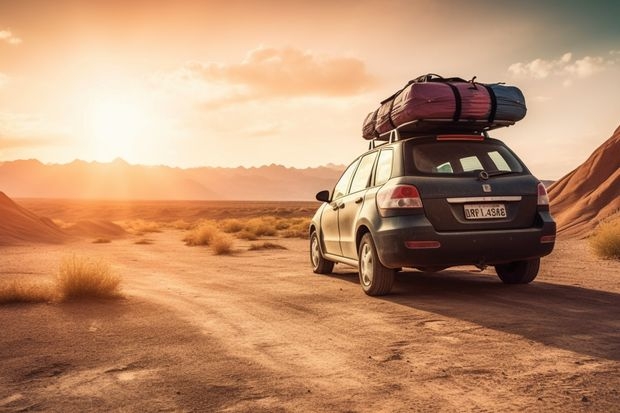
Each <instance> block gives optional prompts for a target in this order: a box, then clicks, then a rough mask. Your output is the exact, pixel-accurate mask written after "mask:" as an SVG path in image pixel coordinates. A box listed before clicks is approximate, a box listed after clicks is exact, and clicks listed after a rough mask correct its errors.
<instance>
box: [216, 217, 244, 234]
mask: <svg viewBox="0 0 620 413" xmlns="http://www.w3.org/2000/svg"><path fill="white" fill-rule="evenodd" d="M244 227H245V225H244V223H243V222H241V221H240V220H238V219H225V220H223V221H222V222H220V228H221V229H222V231H224V232H227V233H229V234H230V233H236V232H240V231H241V230H243V228H244Z"/></svg>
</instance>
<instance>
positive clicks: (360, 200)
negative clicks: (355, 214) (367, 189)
mask: <svg viewBox="0 0 620 413" xmlns="http://www.w3.org/2000/svg"><path fill="white" fill-rule="evenodd" d="M363 200H364V198H362V197H361V196H360V197H359V198H357V199H356V200H355V203H356V204H359V203H361V202H362V201H363Z"/></svg>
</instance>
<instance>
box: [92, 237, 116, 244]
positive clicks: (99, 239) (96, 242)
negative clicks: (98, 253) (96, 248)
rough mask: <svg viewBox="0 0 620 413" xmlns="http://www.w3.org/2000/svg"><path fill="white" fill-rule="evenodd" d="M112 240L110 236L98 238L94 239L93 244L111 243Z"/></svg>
mask: <svg viewBox="0 0 620 413" xmlns="http://www.w3.org/2000/svg"><path fill="white" fill-rule="evenodd" d="M110 242H112V241H111V240H109V239H108V238H97V239H96V240H94V241H93V244H109V243H110Z"/></svg>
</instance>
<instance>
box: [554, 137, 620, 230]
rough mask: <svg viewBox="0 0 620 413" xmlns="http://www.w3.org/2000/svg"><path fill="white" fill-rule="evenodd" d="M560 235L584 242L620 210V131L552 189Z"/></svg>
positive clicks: (555, 216)
mask: <svg viewBox="0 0 620 413" xmlns="http://www.w3.org/2000/svg"><path fill="white" fill-rule="evenodd" d="M549 198H550V200H551V212H552V214H553V217H554V218H555V220H556V222H557V225H558V235H559V236H560V237H565V238H585V237H587V236H588V235H589V234H590V232H591V231H592V230H593V229H594V228H595V227H596V225H597V224H598V223H599V222H600V221H601V220H603V219H605V218H608V217H610V216H611V215H614V214H615V213H617V212H618V211H619V210H620V127H618V129H616V131H615V132H614V133H613V135H612V136H611V137H610V138H609V139H608V140H607V141H606V142H605V143H603V144H602V145H601V146H600V147H598V148H597V149H596V150H595V151H594V152H593V153H592V155H590V157H589V158H588V159H587V160H586V161H585V162H584V163H583V164H581V165H580V166H579V167H577V168H576V169H575V170H573V171H572V172H571V173H569V174H567V175H566V176H564V177H563V178H561V179H560V180H558V181H556V182H555V183H554V184H553V185H551V187H549Z"/></svg>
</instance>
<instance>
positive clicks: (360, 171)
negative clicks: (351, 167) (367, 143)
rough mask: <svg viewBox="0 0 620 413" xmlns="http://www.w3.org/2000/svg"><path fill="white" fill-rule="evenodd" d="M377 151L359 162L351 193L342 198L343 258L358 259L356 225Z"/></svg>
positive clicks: (339, 214)
mask: <svg viewBox="0 0 620 413" xmlns="http://www.w3.org/2000/svg"><path fill="white" fill-rule="evenodd" d="M377 153H378V152H377V151H374V152H371V153H368V154H366V155H364V156H363V157H362V158H361V159H360V162H359V165H358V167H357V169H356V170H355V174H354V175H353V178H352V180H351V185H350V187H349V191H348V192H347V194H346V195H345V196H343V197H342V199H341V201H340V202H341V203H340V206H339V210H338V227H339V229H340V248H341V250H342V256H343V257H346V258H353V259H356V258H357V245H356V242H355V233H356V230H357V228H356V223H357V217H358V215H359V212H360V210H361V208H362V206H363V205H364V199H365V196H364V195H365V193H366V191H367V189H368V187H369V185H370V177H371V174H372V170H373V166H374V164H375V160H376V159H377Z"/></svg>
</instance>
